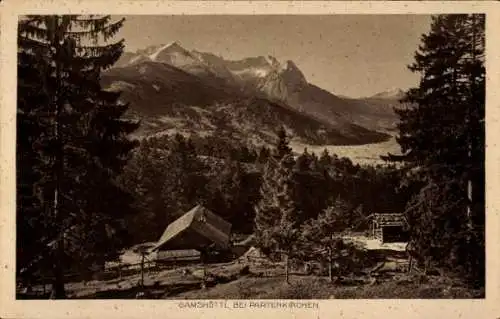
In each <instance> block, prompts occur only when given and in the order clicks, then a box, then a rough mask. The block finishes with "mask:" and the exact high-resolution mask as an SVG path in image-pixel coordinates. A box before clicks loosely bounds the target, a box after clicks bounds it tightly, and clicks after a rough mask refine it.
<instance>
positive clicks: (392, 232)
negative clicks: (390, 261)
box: [372, 213, 408, 243]
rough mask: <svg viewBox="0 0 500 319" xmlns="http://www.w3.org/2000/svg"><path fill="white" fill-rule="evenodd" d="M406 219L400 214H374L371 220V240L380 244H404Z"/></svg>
mask: <svg viewBox="0 0 500 319" xmlns="http://www.w3.org/2000/svg"><path fill="white" fill-rule="evenodd" d="M406 226H407V222H406V218H405V216H404V214H401V213H391V214H374V215H373V219H372V235H373V238H375V239H378V240H380V241H381V242H382V243H388V242H405V241H407V240H408V234H407V231H406Z"/></svg>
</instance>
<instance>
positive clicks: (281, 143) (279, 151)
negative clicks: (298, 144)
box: [275, 127, 292, 160]
mask: <svg viewBox="0 0 500 319" xmlns="http://www.w3.org/2000/svg"><path fill="white" fill-rule="evenodd" d="M277 136H278V142H277V144H276V151H275V157H276V158H277V159H278V160H280V159H282V158H283V157H285V156H286V155H288V154H292V149H291V148H290V141H289V139H288V136H287V134H286V130H285V128H284V127H280V129H279V130H278V132H277Z"/></svg>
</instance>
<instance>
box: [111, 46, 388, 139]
mask: <svg viewBox="0 0 500 319" xmlns="http://www.w3.org/2000/svg"><path fill="white" fill-rule="evenodd" d="M102 81H103V84H104V85H105V86H106V87H109V88H110V89H113V90H120V91H123V95H122V98H123V100H125V101H127V102H130V103H131V108H132V109H131V112H130V114H131V115H133V116H136V117H138V118H140V119H142V120H143V125H142V127H141V134H151V133H170V132H173V131H180V132H185V133H188V134H189V133H191V132H193V131H196V132H198V133H201V134H212V133H213V132H215V131H217V130H219V131H220V130H221V128H220V126H223V127H225V129H226V130H227V131H228V132H231V134H234V135H235V137H238V138H245V139H248V140H253V141H254V142H256V143H261V142H265V143H267V142H268V140H269V139H270V138H272V137H273V136H274V134H273V132H274V131H275V130H276V128H278V127H279V126H284V127H286V128H287V130H288V131H290V133H291V134H293V135H294V136H295V137H297V138H299V139H302V141H303V142H307V143H313V144H324V143H327V144H365V143H374V142H380V141H383V140H385V139H386V138H387V137H388V135H387V134H386V133H387V132H388V131H390V129H391V128H393V127H394V125H395V122H396V116H395V114H394V112H393V110H392V105H391V103H392V102H391V103H389V102H388V101H392V100H390V99H386V100H387V101H385V102H382V100H383V98H377V97H374V98H373V99H372V98H367V99H348V98H342V97H338V96H336V95H334V94H332V93H330V92H327V91H325V90H323V89H321V88H319V87H317V86H315V85H313V84H310V83H308V82H307V80H306V78H305V76H304V74H303V73H302V72H301V71H300V69H299V68H298V67H297V65H295V63H294V62H292V61H286V62H284V63H281V62H279V61H278V60H277V59H276V58H274V57H272V56H266V57H264V56H260V57H250V58H245V59H242V60H237V61H231V60H225V59H224V58H222V57H220V56H217V55H214V54H211V53H204V52H198V51H189V50H187V49H185V48H183V47H182V46H181V45H180V44H179V43H177V42H174V43H171V44H168V45H162V46H158V47H149V48H146V49H144V50H140V51H137V52H135V53H130V52H126V53H124V54H123V55H122V57H121V59H120V60H119V61H118V62H117V64H116V65H115V67H114V68H112V69H111V70H109V71H107V72H105V73H104V74H103V78H102Z"/></svg>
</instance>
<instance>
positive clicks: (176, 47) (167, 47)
mask: <svg viewBox="0 0 500 319" xmlns="http://www.w3.org/2000/svg"><path fill="white" fill-rule="evenodd" d="M165 50H168V51H171V52H174V51H177V52H182V53H187V51H186V50H185V49H184V48H183V47H181V46H180V44H179V43H178V42H177V41H174V42H170V43H168V44H165V45H163V46H161V47H160V48H158V49H157V50H156V51H155V52H153V53H152V54H151V55H149V58H150V59H151V60H152V61H156V60H157V59H158V55H159V54H160V53H161V52H164V51H165Z"/></svg>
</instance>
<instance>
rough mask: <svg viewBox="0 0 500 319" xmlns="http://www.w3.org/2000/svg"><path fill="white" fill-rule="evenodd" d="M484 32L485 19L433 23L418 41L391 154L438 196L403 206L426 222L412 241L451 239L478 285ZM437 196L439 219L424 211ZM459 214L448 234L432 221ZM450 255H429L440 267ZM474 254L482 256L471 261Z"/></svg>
mask: <svg viewBox="0 0 500 319" xmlns="http://www.w3.org/2000/svg"><path fill="white" fill-rule="evenodd" d="M484 27H485V26H484V15H478V14H468V15H440V16H436V17H433V19H432V25H431V31H430V32H429V34H427V35H423V36H422V44H421V45H420V47H419V49H418V51H417V52H416V54H415V63H413V64H412V65H410V66H409V68H410V70H411V71H413V72H416V73H420V74H421V80H420V85H419V87H417V88H413V89H410V90H409V91H408V93H407V96H406V98H405V100H404V102H406V104H407V105H406V107H405V108H403V109H400V110H397V112H398V114H399V116H400V118H401V123H400V124H399V131H400V134H399V137H398V138H397V140H398V142H399V144H400V145H401V149H402V151H403V153H404V156H402V157H395V156H389V159H391V160H403V161H404V162H405V163H406V164H407V165H408V167H409V169H412V170H414V171H418V173H419V176H418V177H417V178H418V180H417V182H418V183H422V184H427V185H433V188H434V189H435V190H437V191H435V192H433V193H428V192H425V191H424V190H422V191H421V192H419V193H418V194H417V195H416V198H415V199H414V200H413V202H412V203H411V205H410V206H409V208H408V210H413V211H420V212H421V213H422V214H423V215H422V216H423V217H425V216H427V219H428V220H426V221H423V220H421V219H417V220H416V221H415V223H416V225H413V226H414V227H413V236H414V238H415V237H416V238H424V237H425V236H421V235H420V233H422V234H423V233H427V232H429V233H430V234H431V235H432V236H433V239H432V241H433V242H439V241H443V240H445V239H444V238H445V237H446V236H449V235H450V234H453V236H451V238H448V239H447V240H449V241H450V240H451V241H452V242H453V243H454V247H455V248H456V249H457V250H458V251H460V253H459V254H460V255H464V256H465V255H468V256H466V257H464V258H465V260H466V262H465V263H466V265H467V266H466V270H465V272H466V273H469V274H472V275H473V276H472V277H474V278H475V279H479V281H483V283H484V278H482V277H483V276H484V246H483V245H484V147H485V145H484V142H485V136H484V134H485V131H484V115H485V114H484V110H485V95H484V94H485V68H484V45H485V42H484V40H485V38H484ZM413 177H415V175H413ZM429 196H434V199H432V200H431V199H430V198H429ZM438 198H439V199H440V204H439V205H441V206H442V207H441V208H440V209H439V211H440V212H439V216H440V217H438V216H437V214H438V213H437V212H436V209H434V210H432V211H429V209H428V208H425V206H424V205H426V203H428V202H429V201H431V202H437V199H438ZM445 208H446V209H445ZM423 211H425V212H423ZM409 214H413V213H412V212H409ZM457 216H460V220H461V223H455V224H454V225H453V227H451V224H449V225H448V226H447V229H446V233H443V232H442V228H441V227H442V224H440V223H438V222H437V221H436V220H435V219H436V218H437V219H439V220H442V219H447V218H449V219H453V220H455V219H456V217H457ZM464 229H465V230H464ZM429 240H431V239H428V240H427V241H424V240H422V241H420V240H418V239H417V240H416V241H417V242H416V243H415V244H416V246H421V247H419V249H420V250H423V251H427V252H428V253H430V252H429V251H430V249H431V248H432V247H433V246H432V245H431V244H430V243H429V242H428V241H429ZM464 243H466V244H464ZM454 251H455V249H450V250H448V253H449V254H448V255H447V254H443V252H442V251H439V250H436V249H433V252H432V254H433V256H430V257H433V258H432V259H433V261H434V262H437V263H439V264H442V263H445V262H447V261H449V260H452V259H453V258H447V257H450V254H454V253H453V252H454ZM477 252H480V253H478V254H477V255H476V253H477ZM457 254H458V253H457ZM481 278H482V279H481Z"/></svg>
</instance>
